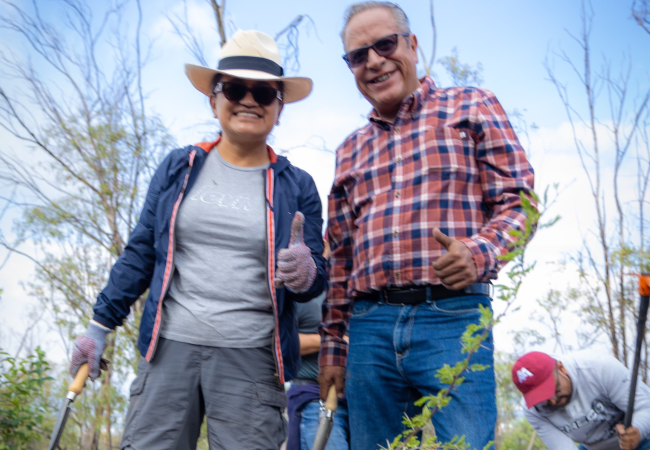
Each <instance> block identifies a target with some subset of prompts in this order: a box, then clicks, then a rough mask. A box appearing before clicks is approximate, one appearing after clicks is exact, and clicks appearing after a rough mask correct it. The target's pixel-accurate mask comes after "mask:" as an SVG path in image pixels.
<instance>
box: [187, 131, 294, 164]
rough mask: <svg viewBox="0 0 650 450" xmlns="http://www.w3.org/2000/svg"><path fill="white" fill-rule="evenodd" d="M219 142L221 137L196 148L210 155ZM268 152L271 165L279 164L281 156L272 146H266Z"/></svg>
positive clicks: (197, 145) (200, 144) (199, 144)
mask: <svg viewBox="0 0 650 450" xmlns="http://www.w3.org/2000/svg"><path fill="white" fill-rule="evenodd" d="M219 142H221V136H219V137H218V138H217V140H216V141H214V142H199V143H198V144H194V145H195V146H196V147H199V148H202V149H203V150H205V152H206V153H210V151H212V149H213V148H215V147H216V146H217V144H218V143H219ZM266 150H267V151H268V152H269V160H270V161H271V165H273V164H275V163H277V162H278V159H279V156H278V155H277V154H276V153H275V152H274V151H273V149H272V148H271V146H270V145H267V146H266ZM284 159H286V158H284Z"/></svg>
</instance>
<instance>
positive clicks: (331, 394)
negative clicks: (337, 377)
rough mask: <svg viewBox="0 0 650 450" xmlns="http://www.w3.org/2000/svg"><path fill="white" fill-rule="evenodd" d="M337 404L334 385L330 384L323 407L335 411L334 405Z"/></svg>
mask: <svg viewBox="0 0 650 450" xmlns="http://www.w3.org/2000/svg"><path fill="white" fill-rule="evenodd" d="M337 405H338V399H337V398H336V386H334V385H331V386H330V389H329V391H327V399H325V409H329V410H330V411H332V412H333V411H336V406H337Z"/></svg>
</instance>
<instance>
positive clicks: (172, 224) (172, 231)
mask: <svg viewBox="0 0 650 450" xmlns="http://www.w3.org/2000/svg"><path fill="white" fill-rule="evenodd" d="M195 155H196V150H193V151H192V153H190V156H189V158H190V161H189V168H188V169H187V173H186V174H185V180H183V186H182V187H181V192H180V193H179V194H178V198H177V200H176V203H175V204H174V209H173V210H172V217H171V218H170V220H169V236H170V246H169V249H168V250H167V252H168V255H169V250H170V249H171V252H172V253H171V260H170V259H169V257H168V259H167V267H165V273H168V274H169V275H168V276H167V281H166V283H165V284H164V286H163V288H162V290H161V291H160V298H159V299H158V313H157V314H156V322H154V328H153V333H152V336H151V339H152V342H151V343H150V344H149V350H148V351H147V357H146V358H145V359H146V360H147V361H151V360H152V359H153V355H154V354H155V353H156V348H157V347H158V338H159V336H160V329H161V328H162V322H163V308H162V304H163V300H164V298H165V295H166V294H167V291H168V290H169V286H170V285H171V281H172V277H173V276H174V270H175V269H176V264H175V262H174V260H175V258H176V218H177V214H178V209H179V208H180V206H181V202H182V201H183V194H185V189H186V188H187V183H188V181H189V179H190V174H191V173H192V167H193V165H194V156H195ZM167 269H169V271H168V270H167Z"/></svg>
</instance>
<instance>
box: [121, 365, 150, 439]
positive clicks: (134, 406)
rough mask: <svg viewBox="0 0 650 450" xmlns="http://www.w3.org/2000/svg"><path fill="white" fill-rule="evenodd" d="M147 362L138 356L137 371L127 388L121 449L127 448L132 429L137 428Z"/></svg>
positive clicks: (145, 380) (145, 379)
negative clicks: (127, 404)
mask: <svg viewBox="0 0 650 450" xmlns="http://www.w3.org/2000/svg"><path fill="white" fill-rule="evenodd" d="M148 367H149V363H148V362H147V360H146V359H144V358H143V357H140V362H138V373H137V374H136V376H135V379H134V380H133V383H131V389H130V390H129V409H128V411H127V413H126V421H125V423H124V435H123V436H122V443H121V444H120V448H121V449H125V448H129V446H130V445H131V444H132V443H133V436H134V434H135V433H134V431H135V429H136V428H137V423H138V418H139V411H140V406H141V405H142V397H143V393H144V386H145V384H146V382H147V373H148V370H147V369H148Z"/></svg>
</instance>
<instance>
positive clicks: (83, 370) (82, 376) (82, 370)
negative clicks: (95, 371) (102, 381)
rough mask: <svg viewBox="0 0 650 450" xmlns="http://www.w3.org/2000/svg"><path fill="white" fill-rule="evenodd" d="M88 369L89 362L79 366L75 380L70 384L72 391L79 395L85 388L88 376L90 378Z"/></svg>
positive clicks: (69, 387) (69, 388)
mask: <svg viewBox="0 0 650 450" xmlns="http://www.w3.org/2000/svg"><path fill="white" fill-rule="evenodd" d="M88 370H89V369H88V363H83V364H82V365H81V366H80V367H79V370H78V371H77V375H75V377H74V380H72V383H70V386H68V390H69V391H70V392H74V393H75V394H77V395H79V394H81V390H82V389H83V388H84V384H86V378H88Z"/></svg>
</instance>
